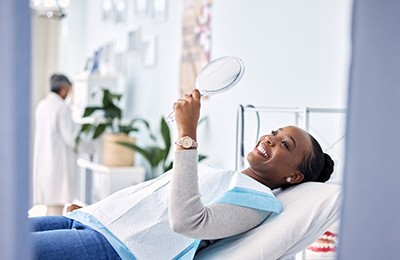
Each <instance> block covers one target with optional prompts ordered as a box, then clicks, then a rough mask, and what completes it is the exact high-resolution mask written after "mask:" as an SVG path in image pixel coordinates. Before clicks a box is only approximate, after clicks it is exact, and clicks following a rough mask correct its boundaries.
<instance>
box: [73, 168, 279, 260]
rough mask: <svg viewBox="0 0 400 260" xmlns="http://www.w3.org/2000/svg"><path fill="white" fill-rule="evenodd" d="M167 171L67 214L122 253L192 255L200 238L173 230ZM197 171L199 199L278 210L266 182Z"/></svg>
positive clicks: (227, 173) (165, 256) (235, 174)
mask: <svg viewBox="0 0 400 260" xmlns="http://www.w3.org/2000/svg"><path fill="white" fill-rule="evenodd" d="M172 171H173V170H170V171H168V172H167V173H164V174H163V175H161V176H160V177H158V178H156V179H154V180H151V181H147V182H145V183H141V184H138V185H135V186H132V187H129V188H126V189H123V190H121V191H118V192H116V193H114V194H112V195H111V196H109V197H107V198H106V199H104V200H102V201H99V202H97V203H95V204H92V205H90V206H88V207H84V208H82V209H80V210H75V211H73V212H70V213H68V214H67V215H66V216H67V217H69V218H72V219H75V220H77V221H80V222H82V223H83V224H86V225H88V226H90V227H92V228H94V229H95V230H97V231H99V232H100V233H102V234H103V235H104V236H105V237H106V238H107V240H108V241H110V243H111V245H112V246H113V247H114V249H115V250H116V251H117V252H118V254H119V255H120V256H121V257H122V258H123V259H193V257H194V254H195V252H196V250H197V247H198V245H199V243H200V240H195V239H192V238H189V237H185V236H183V235H180V234H178V233H175V232H173V231H172V230H171V228H170V225H169V217H168V203H169V201H168V200H169V183H170V181H171V177H172V174H173V172H172ZM198 176H199V180H198V181H199V191H200V194H201V195H202V197H201V198H202V202H203V203H204V205H207V204H210V203H228V204H235V205H240V206H245V207H251V208H255V209H260V210H268V211H271V212H275V213H280V211H281V208H282V205H281V203H280V202H279V201H278V200H277V199H276V198H275V197H274V195H273V194H272V192H271V190H270V189H269V188H268V187H266V186H264V185H262V184H261V183H259V182H257V181H255V180H254V179H252V178H250V177H248V176H247V175H244V174H242V173H240V172H235V171H225V170H219V169H215V168H210V167H207V166H202V165H199V168H198ZM210 184H212V185H210Z"/></svg>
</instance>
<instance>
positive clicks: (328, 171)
mask: <svg viewBox="0 0 400 260" xmlns="http://www.w3.org/2000/svg"><path fill="white" fill-rule="evenodd" d="M309 136H310V139H311V143H312V152H311V153H310V154H308V155H306V156H305V158H304V160H303V161H302V162H301V163H300V165H299V170H300V172H301V173H302V174H303V175H304V179H303V181H302V182H307V181H316V182H326V181H327V180H329V178H330V177H331V175H332V173H333V166H334V164H335V163H334V162H333V160H332V158H331V157H330V156H329V155H328V154H326V153H324V152H323V151H322V148H321V146H320V145H319V143H318V141H317V140H315V138H314V137H313V136H312V135H310V134H309Z"/></svg>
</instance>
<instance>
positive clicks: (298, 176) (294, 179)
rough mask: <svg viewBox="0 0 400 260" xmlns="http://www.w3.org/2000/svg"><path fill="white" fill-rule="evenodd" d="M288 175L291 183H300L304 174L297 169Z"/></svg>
mask: <svg viewBox="0 0 400 260" xmlns="http://www.w3.org/2000/svg"><path fill="white" fill-rule="evenodd" d="M289 177H290V179H291V181H290V183H292V184H296V183H300V182H301V181H302V180H303V179H304V175H303V174H302V173H301V172H299V171H295V172H293V173H292V174H291V175H290V176H289Z"/></svg>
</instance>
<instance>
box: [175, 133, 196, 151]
mask: <svg viewBox="0 0 400 260" xmlns="http://www.w3.org/2000/svg"><path fill="white" fill-rule="evenodd" d="M175 144H176V145H179V146H181V147H183V148H185V149H190V148H197V142H196V141H195V140H193V139H192V138H190V137H189V136H184V137H181V138H179V139H178V140H177V141H176V142H175Z"/></svg>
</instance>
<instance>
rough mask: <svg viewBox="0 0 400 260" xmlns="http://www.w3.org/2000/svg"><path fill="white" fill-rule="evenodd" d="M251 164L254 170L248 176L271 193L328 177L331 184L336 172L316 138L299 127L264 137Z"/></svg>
mask: <svg viewBox="0 0 400 260" xmlns="http://www.w3.org/2000/svg"><path fill="white" fill-rule="evenodd" d="M247 160H248V162H249V164H250V167H249V168H247V169H246V170H244V172H245V173H246V174H248V175H249V176H252V177H253V178H254V179H256V180H258V181H259V182H261V183H263V184H264V185H266V186H268V187H270V188H271V189H275V188H277V187H283V186H290V185H292V184H296V183H301V182H304V181H315V180H317V179H318V178H319V175H320V174H325V173H326V175H327V176H324V178H325V179H326V178H327V179H326V180H328V179H329V177H330V175H331V173H332V172H333V161H332V159H331V158H330V156H329V155H327V154H324V153H323V152H322V149H321V147H320V145H319V144H318V142H317V141H316V140H315V139H314V137H312V136H311V135H310V134H309V133H307V132H306V131H304V130H302V129H300V128H298V127H295V126H287V127H283V128H279V129H278V130H277V131H272V132H271V134H270V135H264V136H262V137H261V138H260V140H259V142H258V143H257V145H256V147H255V148H254V150H253V151H251V152H250V153H249V154H248V156H247ZM325 169H326V171H325ZM323 170H324V171H323ZM321 179H323V178H321ZM326 180H325V181H326Z"/></svg>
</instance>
